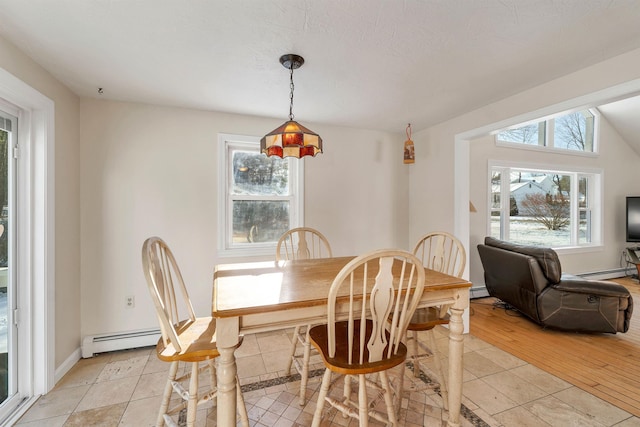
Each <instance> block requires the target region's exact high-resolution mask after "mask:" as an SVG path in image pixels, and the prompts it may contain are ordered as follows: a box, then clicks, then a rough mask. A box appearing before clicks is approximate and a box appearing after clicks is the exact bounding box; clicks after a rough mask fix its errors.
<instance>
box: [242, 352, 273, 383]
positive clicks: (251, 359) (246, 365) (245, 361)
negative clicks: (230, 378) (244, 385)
mask: <svg viewBox="0 0 640 427" xmlns="http://www.w3.org/2000/svg"><path fill="white" fill-rule="evenodd" d="M236 364H237V369H238V377H239V378H246V377H255V376H258V375H264V374H266V373H267V370H266V368H265V366H264V361H263V359H262V356H261V355H260V354H256V355H254V356H247V357H241V358H239V359H238V360H237V361H236Z"/></svg>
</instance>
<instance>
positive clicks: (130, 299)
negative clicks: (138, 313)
mask: <svg viewBox="0 0 640 427" xmlns="http://www.w3.org/2000/svg"><path fill="white" fill-rule="evenodd" d="M125 304H126V306H127V308H133V307H135V306H136V297H134V296H133V295H128V296H127V297H126V300H125Z"/></svg>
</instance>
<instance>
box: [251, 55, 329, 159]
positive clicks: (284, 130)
mask: <svg viewBox="0 0 640 427" xmlns="http://www.w3.org/2000/svg"><path fill="white" fill-rule="evenodd" d="M280 63H281V64H282V66H283V67H284V68H287V69H288V70H289V80H290V85H289V87H290V88H291V92H290V94H289V101H290V102H289V120H288V121H286V122H285V123H284V124H283V125H282V126H280V127H278V128H276V129H274V130H272V131H271V132H269V133H268V134H266V135H265V136H263V137H262V139H261V140H260V151H261V152H262V153H264V154H266V155H267V156H269V157H271V156H277V157H280V158H283V157H295V158H298V159H299V158H300V157H304V156H313V157H315V155H316V154H318V153H322V138H320V135H318V134H317V133H315V132H313V131H311V130H309V129H307V128H306V127H304V126H302V125H301V124H299V123H298V122H296V121H295V120H293V70H295V69H298V68H300V67H301V66H302V64H304V58H303V57H301V56H299V55H294V54H291V53H290V54H287V55H282V56H281V57H280Z"/></svg>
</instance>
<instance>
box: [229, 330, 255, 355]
mask: <svg viewBox="0 0 640 427" xmlns="http://www.w3.org/2000/svg"><path fill="white" fill-rule="evenodd" d="M256 354H260V346H259V345H258V340H257V338H256V336H255V335H254V334H252V335H245V336H244V338H243V340H242V345H241V346H240V347H238V348H237V350H236V352H235V355H236V357H238V358H240V357H245V356H253V355H256Z"/></svg>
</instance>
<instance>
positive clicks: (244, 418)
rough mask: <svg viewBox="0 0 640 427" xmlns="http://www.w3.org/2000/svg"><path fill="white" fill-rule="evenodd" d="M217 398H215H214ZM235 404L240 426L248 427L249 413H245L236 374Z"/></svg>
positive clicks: (245, 407) (245, 409) (245, 408)
mask: <svg viewBox="0 0 640 427" xmlns="http://www.w3.org/2000/svg"><path fill="white" fill-rule="evenodd" d="M216 400H217V399H216ZM236 404H237V405H238V413H239V414H240V424H241V425H242V427H249V415H248V414H247V406H246V405H245V403H244V396H243V395H242V389H241V388H240V379H239V378H238V376H237V375H236Z"/></svg>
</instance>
